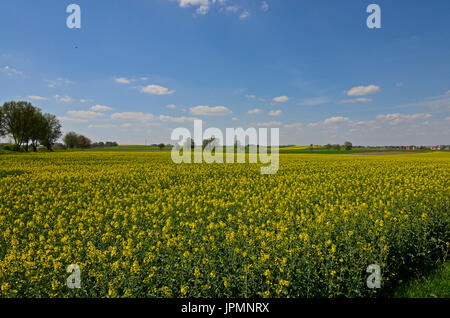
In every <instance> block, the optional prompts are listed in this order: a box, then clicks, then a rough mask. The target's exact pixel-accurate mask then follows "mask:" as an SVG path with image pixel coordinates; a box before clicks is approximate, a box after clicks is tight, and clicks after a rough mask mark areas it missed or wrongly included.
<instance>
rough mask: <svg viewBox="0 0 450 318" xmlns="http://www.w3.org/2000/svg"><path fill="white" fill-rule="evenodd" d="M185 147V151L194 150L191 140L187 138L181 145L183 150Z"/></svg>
mask: <svg viewBox="0 0 450 318" xmlns="http://www.w3.org/2000/svg"><path fill="white" fill-rule="evenodd" d="M184 147H187V149H191V150H192V149H194V148H195V142H194V140H193V139H192V138H190V137H188V138H186V140H185V141H184V143H183V148H184Z"/></svg>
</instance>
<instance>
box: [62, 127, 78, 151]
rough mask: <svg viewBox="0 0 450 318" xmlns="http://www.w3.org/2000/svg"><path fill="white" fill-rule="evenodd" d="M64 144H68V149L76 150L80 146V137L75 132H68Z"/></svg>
mask: <svg viewBox="0 0 450 318" xmlns="http://www.w3.org/2000/svg"><path fill="white" fill-rule="evenodd" d="M64 143H65V144H66V146H67V148H71V149H73V148H75V147H76V146H77V145H78V135H77V134H76V133H74V132H73V131H71V132H68V133H67V134H66V135H65V136H64Z"/></svg>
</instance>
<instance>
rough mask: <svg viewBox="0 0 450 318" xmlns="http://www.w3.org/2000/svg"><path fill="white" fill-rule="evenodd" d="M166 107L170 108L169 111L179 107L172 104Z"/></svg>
mask: <svg viewBox="0 0 450 318" xmlns="http://www.w3.org/2000/svg"><path fill="white" fill-rule="evenodd" d="M166 107H167V108H169V109H175V108H177V105H175V104H170V105H167V106H166Z"/></svg>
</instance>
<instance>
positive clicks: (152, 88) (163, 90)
mask: <svg viewBox="0 0 450 318" xmlns="http://www.w3.org/2000/svg"><path fill="white" fill-rule="evenodd" d="M141 92H142V93H146V94H153V95H170V94H173V93H175V90H171V91H169V89H168V88H167V87H163V86H159V85H147V86H144V87H142V88H141Z"/></svg>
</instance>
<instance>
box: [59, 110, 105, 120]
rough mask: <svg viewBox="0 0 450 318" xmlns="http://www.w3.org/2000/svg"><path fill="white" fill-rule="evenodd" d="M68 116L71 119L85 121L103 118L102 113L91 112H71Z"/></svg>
mask: <svg viewBox="0 0 450 318" xmlns="http://www.w3.org/2000/svg"><path fill="white" fill-rule="evenodd" d="M67 114H68V115H69V116H71V117H76V118H85V119H93V118H99V117H103V114H102V113H97V112H93V111H90V110H69V111H68V112H67Z"/></svg>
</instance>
